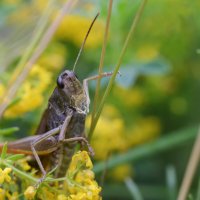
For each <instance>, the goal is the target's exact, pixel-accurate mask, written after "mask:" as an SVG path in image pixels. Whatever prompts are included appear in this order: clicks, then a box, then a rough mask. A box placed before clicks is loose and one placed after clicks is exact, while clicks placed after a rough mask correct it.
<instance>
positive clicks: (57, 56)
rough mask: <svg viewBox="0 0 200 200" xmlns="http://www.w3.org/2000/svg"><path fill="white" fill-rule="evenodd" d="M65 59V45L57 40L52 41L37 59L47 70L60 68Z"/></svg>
mask: <svg viewBox="0 0 200 200" xmlns="http://www.w3.org/2000/svg"><path fill="white" fill-rule="evenodd" d="M66 60H67V49H66V47H65V46H64V45H63V44H61V43H58V42H55V41H54V42H53V43H51V44H50V45H49V46H48V49H47V50H46V51H45V52H44V53H43V54H42V56H41V57H40V59H39V60H38V62H37V63H38V64H39V65H41V66H45V68H46V69H49V70H51V71H52V70H60V69H61V68H62V67H63V66H64V64H65V62H66Z"/></svg>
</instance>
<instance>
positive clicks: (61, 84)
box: [57, 76, 65, 89]
mask: <svg viewBox="0 0 200 200" xmlns="http://www.w3.org/2000/svg"><path fill="white" fill-rule="evenodd" d="M57 86H58V87H59V88H60V89H63V88H64V86H65V85H64V83H63V80H62V78H61V76H59V77H58V78H57Z"/></svg>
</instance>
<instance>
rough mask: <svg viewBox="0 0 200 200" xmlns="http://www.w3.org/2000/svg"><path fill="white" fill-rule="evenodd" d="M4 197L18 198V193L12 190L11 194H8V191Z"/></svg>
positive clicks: (10, 199)
mask: <svg viewBox="0 0 200 200" xmlns="http://www.w3.org/2000/svg"><path fill="white" fill-rule="evenodd" d="M6 197H7V198H6V199H8V200H18V199H19V194H18V192H13V193H12V194H10V193H9V192H6Z"/></svg>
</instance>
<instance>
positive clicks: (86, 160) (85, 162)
mask: <svg viewBox="0 0 200 200" xmlns="http://www.w3.org/2000/svg"><path fill="white" fill-rule="evenodd" d="M92 168H93V165H92V162H91V160H90V157H89V155H88V153H87V152H86V151H80V152H77V153H76V154H75V155H74V156H73V158H72V161H71V164H70V166H69V169H68V171H67V177H69V179H72V180H73V183H70V182H69V183H67V184H66V185H65V187H66V189H67V190H68V191H69V193H70V195H69V197H68V199H67V200H101V197H100V194H99V193H100V192H101V188H100V187H99V186H98V184H97V182H96V181H95V180H94V173H93V171H92Z"/></svg>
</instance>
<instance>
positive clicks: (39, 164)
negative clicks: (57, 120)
mask: <svg viewBox="0 0 200 200" xmlns="http://www.w3.org/2000/svg"><path fill="white" fill-rule="evenodd" d="M59 131H60V127H57V128H55V129H53V130H50V131H48V132H46V133H44V134H43V135H41V136H39V137H38V138H37V139H36V140H34V141H33V142H31V150H32V152H33V155H34V157H35V160H36V162H37V163H38V166H39V168H40V171H41V172H42V175H43V176H42V178H41V179H40V180H39V182H38V183H37V184H36V187H37V186H38V185H39V184H40V183H41V182H42V181H43V180H44V179H45V177H46V171H45V169H44V167H43V165H42V162H41V160H40V157H39V156H38V153H37V150H36V148H35V147H36V145H38V144H39V143H41V142H43V141H44V140H46V139H48V138H50V137H52V136H54V135H56V134H58V133H59ZM56 144H57V142H56V143H55V145H56Z"/></svg>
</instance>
